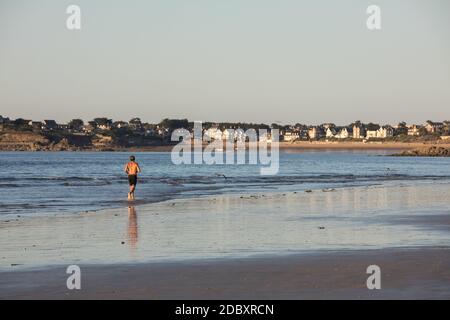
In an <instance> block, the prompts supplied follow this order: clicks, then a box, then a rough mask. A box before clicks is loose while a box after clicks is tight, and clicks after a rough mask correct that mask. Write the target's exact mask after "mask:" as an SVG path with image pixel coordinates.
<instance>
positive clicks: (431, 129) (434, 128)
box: [424, 121, 445, 133]
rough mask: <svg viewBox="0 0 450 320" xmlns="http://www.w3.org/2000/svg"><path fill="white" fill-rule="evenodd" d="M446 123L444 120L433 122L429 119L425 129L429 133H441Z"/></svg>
mask: <svg viewBox="0 0 450 320" xmlns="http://www.w3.org/2000/svg"><path fill="white" fill-rule="evenodd" d="M444 126H445V125H444V123H443V122H433V121H427V122H426V124H425V125H424V127H425V129H426V130H427V132H428V133H439V132H441V131H442V129H444Z"/></svg>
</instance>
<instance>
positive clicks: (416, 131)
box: [408, 124, 420, 136]
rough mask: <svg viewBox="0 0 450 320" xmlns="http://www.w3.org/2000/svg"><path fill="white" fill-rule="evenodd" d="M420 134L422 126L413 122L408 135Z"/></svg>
mask: <svg viewBox="0 0 450 320" xmlns="http://www.w3.org/2000/svg"><path fill="white" fill-rule="evenodd" d="M419 135H420V126H418V125H415V124H412V125H410V126H408V136H419Z"/></svg>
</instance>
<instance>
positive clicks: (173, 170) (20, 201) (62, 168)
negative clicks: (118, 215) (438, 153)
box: [0, 151, 450, 219]
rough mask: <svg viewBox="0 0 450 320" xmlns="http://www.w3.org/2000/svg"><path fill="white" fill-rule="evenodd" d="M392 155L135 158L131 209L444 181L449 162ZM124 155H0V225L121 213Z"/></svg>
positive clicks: (149, 155)
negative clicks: (273, 164) (252, 161)
mask: <svg viewBox="0 0 450 320" xmlns="http://www.w3.org/2000/svg"><path fill="white" fill-rule="evenodd" d="M388 153H392V151H353V152H349V151H329V152H326V151H307V152H302V153H288V152H282V153H280V171H279V174H278V175H275V176H261V175H260V174H259V167H258V166H255V165H239V166H238V165H212V166H211V165H174V164H172V162H171V159H170V153H136V154H135V155H136V158H137V161H138V162H139V164H140V166H141V167H142V169H143V172H142V174H141V176H140V179H139V185H138V191H137V197H138V198H139V200H138V202H137V204H142V203H150V202H158V201H164V200H167V199H173V198H186V197H198V196H204V195H211V194H223V193H257V192H267V191H284V190H286V191H289V190H296V191H302V190H307V189H318V188H339V187H349V186H364V185H377V184H379V185H381V184H383V185H386V184H414V183H418V182H422V181H446V180H448V181H450V158H409V157H387V156H385V155H386V154H388ZM128 156H129V153H118V152H111V153H92V152H79V153H70V152H67V153H66V152H55V153H52V152H47V153H27V152H1V153H0V219H4V218H7V217H8V216H10V215H11V214H12V215H42V214H49V213H51V214H54V213H76V212H81V211H87V210H98V209H102V208H112V207H121V206H126V205H127V201H126V195H127V190H128V185H127V179H126V175H125V174H124V173H123V166H124V164H125V163H126V162H127V160H128Z"/></svg>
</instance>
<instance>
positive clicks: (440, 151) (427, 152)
mask: <svg viewBox="0 0 450 320" xmlns="http://www.w3.org/2000/svg"><path fill="white" fill-rule="evenodd" d="M395 156H400V157H450V148H443V147H438V146H432V147H426V148H420V149H414V150H406V151H403V152H401V153H399V154H395Z"/></svg>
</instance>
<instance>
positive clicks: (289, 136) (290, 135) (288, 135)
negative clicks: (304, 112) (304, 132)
mask: <svg viewBox="0 0 450 320" xmlns="http://www.w3.org/2000/svg"><path fill="white" fill-rule="evenodd" d="M299 137H300V135H299V134H298V132H292V131H286V132H285V133H284V137H283V140H284V141H286V142H291V141H295V140H297V139H298V138H299Z"/></svg>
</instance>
